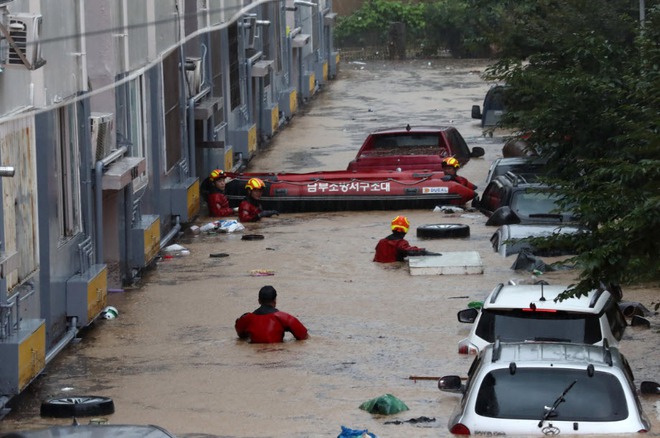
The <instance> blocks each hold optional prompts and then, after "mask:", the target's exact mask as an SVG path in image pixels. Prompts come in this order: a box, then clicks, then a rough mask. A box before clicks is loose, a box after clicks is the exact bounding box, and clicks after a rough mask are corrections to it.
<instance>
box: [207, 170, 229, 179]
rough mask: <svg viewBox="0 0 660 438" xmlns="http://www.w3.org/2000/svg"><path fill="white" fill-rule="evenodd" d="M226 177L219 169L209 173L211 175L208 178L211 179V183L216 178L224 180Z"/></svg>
mask: <svg viewBox="0 0 660 438" xmlns="http://www.w3.org/2000/svg"><path fill="white" fill-rule="evenodd" d="M226 176H227V175H225V172H224V171H222V170H221V169H215V170H212V171H211V175H209V177H210V178H211V181H215V180H216V179H218V178H225V177H226Z"/></svg>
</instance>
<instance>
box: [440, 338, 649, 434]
mask: <svg viewBox="0 0 660 438" xmlns="http://www.w3.org/2000/svg"><path fill="white" fill-rule="evenodd" d="M656 385H657V384H656ZM438 388H439V389H440V390H441V391H447V392H455V393H462V394H463V398H462V400H461V402H460V405H459V406H458V407H457V408H456V409H455V410H454V412H453V413H452V415H451V416H450V419H449V424H448V427H449V431H450V432H451V433H452V434H455V435H487V436H499V435H525V436H531V435H560V434H569V435H573V434H601V433H617V434H628V433H643V432H647V431H648V430H649V429H650V428H651V424H650V423H649V420H648V419H647V418H646V416H645V415H644V412H643V411H642V407H641V404H640V402H639V399H638V397H637V393H636V389H635V386H634V378H633V375H632V371H631V370H630V367H629V365H628V363H627V361H626V359H625V357H624V356H623V355H622V354H621V353H619V351H618V350H617V349H616V348H609V347H607V346H606V345H605V346H601V347H598V346H595V345H585V344H571V343H553V342H522V343H521V342H518V343H511V344H507V343H500V342H499V341H498V342H496V343H494V344H490V345H488V346H487V347H485V348H484V349H483V351H482V352H481V353H480V354H479V355H477V357H476V358H475V360H474V361H473V363H472V366H471V367H470V370H469V371H468V377H467V381H466V383H465V385H463V384H462V383H461V378H460V377H459V376H444V377H441V378H440V379H439V380H438Z"/></svg>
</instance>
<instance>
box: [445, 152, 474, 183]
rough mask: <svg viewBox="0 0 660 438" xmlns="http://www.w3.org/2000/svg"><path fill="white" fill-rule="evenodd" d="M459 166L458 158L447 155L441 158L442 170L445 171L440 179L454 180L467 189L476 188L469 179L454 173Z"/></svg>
mask: <svg viewBox="0 0 660 438" xmlns="http://www.w3.org/2000/svg"><path fill="white" fill-rule="evenodd" d="M460 167H461V163H459V162H458V160H457V159H456V158H454V157H447V158H445V159H444V160H442V171H443V172H445V176H443V177H442V180H443V181H456V182H457V183H459V184H461V185H464V186H465V187H467V188H468V189H472V190H477V185H476V184H472V183H471V182H470V181H468V179H467V178H463V177H462V176H459V175H458V174H457V173H456V172H458V169H459V168H460Z"/></svg>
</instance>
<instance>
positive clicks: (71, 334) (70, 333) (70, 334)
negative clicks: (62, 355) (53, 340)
mask: <svg viewBox="0 0 660 438" xmlns="http://www.w3.org/2000/svg"><path fill="white" fill-rule="evenodd" d="M77 325H78V318H76V317H75V316H74V317H73V318H71V323H70V325H69V330H67V331H66V334H65V335H64V337H62V339H60V341H59V342H58V343H57V344H56V345H55V346H54V347H53V348H52V349H51V350H50V351H48V353H46V363H49V362H50V361H51V360H53V358H54V357H55V356H57V354H58V353H59V352H60V351H62V349H63V348H64V347H66V346H67V345H69V342H71V341H72V340H73V339H75V337H76V335H77V334H78V327H77Z"/></svg>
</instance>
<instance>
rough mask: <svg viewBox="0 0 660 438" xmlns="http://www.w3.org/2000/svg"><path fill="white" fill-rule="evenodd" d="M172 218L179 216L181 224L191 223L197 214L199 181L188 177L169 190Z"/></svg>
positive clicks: (198, 207)
mask: <svg viewBox="0 0 660 438" xmlns="http://www.w3.org/2000/svg"><path fill="white" fill-rule="evenodd" d="M169 196H170V205H171V211H170V213H171V214H172V216H179V220H180V221H181V222H183V223H188V222H191V221H192V220H193V219H195V217H196V216H197V215H198V214H199V209H200V199H199V196H200V195H199V179H198V178H194V177H190V178H187V179H186V180H185V181H184V182H182V183H179V184H175V185H174V186H172V187H170V188H169Z"/></svg>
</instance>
